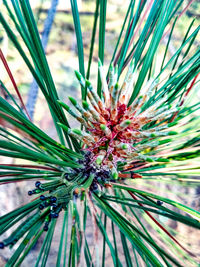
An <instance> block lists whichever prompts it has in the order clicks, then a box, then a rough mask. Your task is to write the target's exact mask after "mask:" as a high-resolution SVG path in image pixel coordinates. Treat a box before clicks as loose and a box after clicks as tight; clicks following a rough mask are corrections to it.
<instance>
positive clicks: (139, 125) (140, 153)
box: [59, 61, 178, 178]
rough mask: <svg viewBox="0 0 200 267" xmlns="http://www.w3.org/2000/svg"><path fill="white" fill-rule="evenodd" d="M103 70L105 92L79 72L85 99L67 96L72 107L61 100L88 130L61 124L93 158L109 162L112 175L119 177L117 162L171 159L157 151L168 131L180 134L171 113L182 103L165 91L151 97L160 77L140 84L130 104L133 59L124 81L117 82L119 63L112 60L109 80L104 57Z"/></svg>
mask: <svg viewBox="0 0 200 267" xmlns="http://www.w3.org/2000/svg"><path fill="white" fill-rule="evenodd" d="M99 72H100V77H101V82H102V96H101V97H100V96H99V95H98V94H97V93H96V90H95V89H94V88H93V87H92V84H91V83H90V82H89V81H88V80H85V79H84V78H83V76H82V75H81V74H80V73H79V72H77V71H76V72H75V73H76V77H77V78H78V80H79V82H80V84H81V86H83V87H84V88H87V101H82V105H80V104H79V103H78V102H77V101H76V100H75V99H74V98H72V97H69V99H70V101H71V103H72V104H73V106H74V108H75V109H74V110H72V109H71V108H70V107H69V106H67V105H66V104H65V103H63V102H61V101H59V103H60V104H61V105H62V106H63V107H64V108H65V109H66V110H67V111H68V113H69V114H70V115H71V116H73V117H74V118H76V119H77V120H78V121H79V122H80V123H81V124H82V125H83V128H84V130H79V129H71V128H68V127H67V126H65V125H63V124H60V126H61V127H62V128H63V130H65V131H67V132H68V134H70V135H71V136H73V137H75V138H76V139H78V140H80V141H81V142H82V148H83V150H88V151H90V152H92V155H93V157H92V160H93V161H95V162H96V164H98V165H104V166H107V167H108V168H109V169H110V170H111V172H112V174H113V177H114V178H117V177H118V169H119V166H120V169H121V170H131V169H133V168H134V166H135V164H138V163H140V164H141V163H144V162H153V161H158V162H159V161H168V160H167V159H165V158H163V157H162V158H160V157H159V156H158V155H156V151H155V148H156V147H158V146H160V145H163V144H165V143H168V142H170V141H171V139H169V137H168V136H171V135H174V134H176V132H175V131H172V129H170V130H169V128H171V127H173V126H174V124H175V123H173V122H170V118H172V117H173V114H175V113H176V112H177V111H178V107H177V106H174V107H172V106H169V105H168V104H167V103H166V98H165V97H164V98H160V99H158V100H156V101H154V102H153V104H151V103H150V102H151V101H150V100H151V99H150V98H151V97H152V95H153V93H154V92H155V90H157V86H158V81H157V80H153V79H150V80H149V81H147V82H146V84H145V85H144V88H143V89H142V90H141V91H142V95H139V96H137V97H136V98H135V100H134V102H133V103H132V104H131V105H129V104H128V102H129V99H130V96H131V94H132V92H133V88H134V82H135V80H136V77H137V69H136V68H135V65H134V62H132V63H131V64H130V66H129V68H128V71H127V73H126V76H125V79H124V82H123V84H122V86H121V87H120V86H119V84H118V82H117V80H118V68H117V66H116V67H114V66H113V65H111V67H110V70H109V78H108V82H107V80H106V76H105V73H104V70H103V66H102V64H101V62H100V61H99ZM147 103H150V104H148V105H147Z"/></svg>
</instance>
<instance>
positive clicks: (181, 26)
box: [0, 0, 200, 267]
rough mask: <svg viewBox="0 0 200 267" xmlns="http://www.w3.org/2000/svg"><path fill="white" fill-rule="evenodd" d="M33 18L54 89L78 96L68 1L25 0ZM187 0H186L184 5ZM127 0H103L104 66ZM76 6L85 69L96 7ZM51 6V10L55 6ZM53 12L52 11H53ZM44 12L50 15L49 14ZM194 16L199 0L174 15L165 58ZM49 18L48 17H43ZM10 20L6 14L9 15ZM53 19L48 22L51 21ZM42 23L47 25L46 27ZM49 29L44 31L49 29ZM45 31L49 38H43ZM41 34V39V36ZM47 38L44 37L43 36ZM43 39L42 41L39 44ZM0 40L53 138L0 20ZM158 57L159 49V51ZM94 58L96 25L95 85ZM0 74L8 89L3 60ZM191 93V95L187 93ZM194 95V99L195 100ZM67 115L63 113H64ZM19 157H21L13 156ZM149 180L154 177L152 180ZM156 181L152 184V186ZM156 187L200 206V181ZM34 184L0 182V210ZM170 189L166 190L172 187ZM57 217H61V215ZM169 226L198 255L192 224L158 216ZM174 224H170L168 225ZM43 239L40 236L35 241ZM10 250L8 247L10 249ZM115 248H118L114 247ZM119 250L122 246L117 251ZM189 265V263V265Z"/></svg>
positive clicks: (1, 259)
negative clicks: (178, 15) (105, 3)
mask: <svg viewBox="0 0 200 267" xmlns="http://www.w3.org/2000/svg"><path fill="white" fill-rule="evenodd" d="M30 2H31V5H32V8H33V11H34V14H35V19H36V21H37V24H38V28H39V31H40V34H41V36H43V39H44V43H45V47H46V54H47V59H48V62H49V65H50V69H51V71H52V74H53V77H54V81H55V84H56V87H57V90H58V93H59V96H60V98H61V100H62V101H64V102H66V103H68V104H69V102H68V96H73V97H74V98H76V99H80V97H81V95H80V87H79V84H78V82H77V80H76V78H75V75H74V70H76V69H77V70H78V58H77V46H76V36H75V32H74V26H73V19H72V15H71V7H70V1H66V0H56V1H55V0H52V1H50V0H34V1H30ZM189 2H190V1H188V0H185V1H184V6H187V4H188V3H189ZM0 4H1V2H0ZM128 5H129V1H127V0H109V1H108V6H107V22H106V41H105V57H104V58H105V62H104V64H105V69H106V70H107V68H108V64H109V63H110V60H111V56H112V53H113V50H114V47H115V44H116V41H117V38H118V35H119V33H120V30H121V26H122V24H123V20H124V17H125V13H126V10H127V7H128ZM78 7H79V11H80V21H81V27H82V35H83V43H84V55H85V69H87V63H88V57H89V49H90V41H91V33H92V26H93V16H94V10H95V1H92V0H78ZM3 10H4V9H3V7H2V5H1V11H2V12H3ZM54 11H55V12H54ZM54 15H55V16H54ZM48 16H49V17H48ZM194 17H195V18H196V21H195V23H194V25H193V28H196V27H197V26H198V25H199V22H200V1H198V0H196V1H193V3H192V4H191V5H190V7H189V8H188V10H187V11H186V13H185V14H184V15H183V16H182V17H181V18H180V19H179V20H178V22H177V25H176V28H175V31H174V32H173V40H172V42H171V43H170V46H169V50H168V54H167V58H168V59H169V58H170V57H171V56H172V55H173V54H174V52H175V51H176V49H177V48H178V47H179V46H180V44H181V42H182V39H183V36H184V34H185V32H186V31H187V27H188V26H189V24H190V22H191V21H192V19H193V18H194ZM47 18H48V19H47ZM8 21H9V17H8ZM51 23H52V27H51ZM45 27H46V28H45ZM48 29H49V35H48ZM47 37H49V38H47ZM45 38H46V39H45ZM47 41H48V42H47ZM44 43H43V44H44ZM166 43H167V36H166V38H164V39H163V40H162V43H161V46H160V51H159V53H162V51H164V49H165V46H166ZM199 44H200V38H199V37H198V39H197V40H196V41H195V43H194V45H195V47H198V46H199ZM0 45H1V48H2V50H3V52H4V55H5V56H6V58H7V60H8V63H9V66H10V68H11V71H12V73H13V75H14V77H15V80H16V82H17V85H18V88H19V90H20V92H21V94H22V95H23V99H24V102H25V103H27V106H28V105H29V106H31V105H32V103H33V102H34V101H35V100H36V104H35V107H34V105H33V107H32V109H33V110H32V111H33V120H34V122H35V123H36V124H37V125H38V126H39V127H40V128H41V129H42V130H44V131H45V132H46V133H48V134H49V135H50V136H51V137H53V138H54V139H56V138H57V136H56V131H55V129H54V127H52V120H51V116H50V113H49V110H48V106H47V105H46V103H45V100H44V97H43V96H42V94H41V93H40V92H38V95H37V94H33V93H32V92H31V89H30V88H32V89H33V88H34V86H35V85H34V84H33V77H32V76H31V74H30V72H29V70H28V68H27V67H26V65H25V63H24V62H23V60H22V58H21V57H20V55H19V54H18V52H17V51H16V49H14V48H13V45H12V43H10V41H9V40H8V38H7V36H6V33H5V32H4V30H3V28H2V26H0ZM158 58H159V54H158ZM97 60H98V31H97V35H96V44H95V47H94V56H93V63H92V67H91V79H90V80H91V82H92V83H93V85H94V87H96V83H97V82H96V77H97ZM0 79H1V80H2V81H3V82H4V83H5V85H6V87H7V88H8V89H9V90H10V92H13V94H14V90H13V88H12V84H11V82H10V80H9V77H8V75H7V73H6V71H5V70H4V68H3V65H2V64H0ZM198 87H199V86H196V88H195V90H196V91H197V90H198V93H197V96H198V97H199V100H200V90H199V89H198ZM191 98H192V96H191ZM199 100H198V101H199ZM67 116H68V114H67ZM68 119H69V121H70V125H71V126H72V127H76V122H75V121H74V120H72V118H71V117H68ZM8 161H9V160H8V159H3V158H1V157H0V162H2V163H9V162H8ZM17 162H18V163H22V162H20V160H19V161H17ZM152 183H153V182H152ZM154 185H155V184H152V186H154ZM155 186H156V188H159V189H157V191H156V192H157V193H160V194H162V195H164V196H168V197H172V198H174V196H175V194H174V192H177V193H178V194H177V199H176V200H178V201H180V202H182V203H184V204H186V205H189V206H191V207H194V208H196V209H197V210H199V206H200V187H196V188H195V187H187V186H184V184H181V186H180V185H179V184H173V186H170V185H165V184H162V185H161V184H158V183H157V184H156V185H155ZM33 187H34V184H33V182H30V183H25V182H21V183H18V184H14V185H13V184H12V185H11V184H8V185H2V186H1V187H0V199H1V210H0V215H3V214H5V213H6V212H8V211H11V210H12V209H14V208H16V207H18V206H20V205H22V204H23V203H26V202H27V201H28V200H29V198H30V197H28V196H27V191H28V190H30V189H32V188H33ZM172 191H173V193H172V194H171V192H172ZM60 221H61V219H60ZM163 223H166V224H168V225H170V226H172V227H173V229H174V230H175V232H176V231H180V232H181V236H180V238H179V240H181V241H183V242H184V243H187V247H188V248H190V250H192V252H194V253H195V254H196V255H197V257H200V252H199V251H200V250H199V247H200V238H199V236H197V232H196V230H193V229H191V228H189V227H186V226H184V225H182V224H179V223H172V222H170V221H163ZM172 224H173V225H172ZM59 228H60V227H57V228H56V229H57V231H58V232H57V233H56V234H55V237H54V243H53V247H52V251H51V254H50V257H49V259H48V264H47V266H55V260H56V259H55V255H56V253H57V249H58V245H59V243H58V242H59V238H60V232H59ZM88 236H90V237H91V242H90V244H89V245H90V246H93V245H94V244H93V243H92V237H93V234H92V231H91V232H88ZM41 242H42V239H41V240H40V241H39V243H41ZM40 245H41V244H38V245H36V247H35V248H34V250H33V251H32V252H31V253H30V255H29V256H28V258H27V260H26V261H24V263H23V265H22V266H33V265H32V264H31V263H32V260H33V259H35V258H36V254H38V250H39V248H40ZM2 252H3V251H0V267H1V266H4V265H5V262H6V259H7V258H8V257H9V253H10V252H9V250H8V249H6V253H5V252H3V253H2ZM11 253H12V251H11ZM119 253H120V252H119ZM121 253H123V252H121ZM106 266H112V260H111V259H109V254H108V255H107V264H106ZM191 266H193V265H191Z"/></svg>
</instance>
